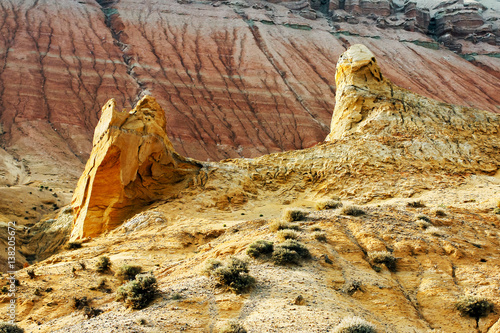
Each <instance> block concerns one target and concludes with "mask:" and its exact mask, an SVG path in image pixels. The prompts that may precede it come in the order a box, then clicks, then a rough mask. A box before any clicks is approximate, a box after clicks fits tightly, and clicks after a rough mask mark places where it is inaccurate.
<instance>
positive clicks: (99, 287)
mask: <svg viewBox="0 0 500 333" xmlns="http://www.w3.org/2000/svg"><path fill="white" fill-rule="evenodd" d="M106 283H107V280H106V278H100V279H99V280H98V281H97V284H96V285H95V286H92V287H90V288H89V289H90V290H99V291H102V292H105V293H109V292H111V289H109V288H108V287H107V286H106Z"/></svg>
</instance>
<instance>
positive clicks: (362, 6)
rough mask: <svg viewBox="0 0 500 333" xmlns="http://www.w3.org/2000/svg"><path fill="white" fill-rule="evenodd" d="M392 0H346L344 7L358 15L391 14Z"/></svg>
mask: <svg viewBox="0 0 500 333" xmlns="http://www.w3.org/2000/svg"><path fill="white" fill-rule="evenodd" d="M392 5H393V4H392V0H346V1H345V4H344V9H345V10H346V11H347V12H350V13H353V14H357V15H369V14H374V15H377V16H389V15H391V13H392V11H391V6H392Z"/></svg>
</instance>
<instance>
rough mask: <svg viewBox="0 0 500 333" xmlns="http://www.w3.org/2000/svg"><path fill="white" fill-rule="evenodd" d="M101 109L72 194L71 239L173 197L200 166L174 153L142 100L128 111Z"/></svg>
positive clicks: (159, 118)
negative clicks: (90, 150) (73, 214)
mask: <svg viewBox="0 0 500 333" xmlns="http://www.w3.org/2000/svg"><path fill="white" fill-rule="evenodd" d="M115 106H116V104H115V101H114V99H111V100H109V101H108V102H107V103H106V105H105V106H104V107H103V109H102V115H101V119H100V120H99V123H98V124H97V127H96V129H95V133H94V140H93V148H92V152H91V155H90V158H89V160H88V161H87V165H86V167H85V171H84V172H83V174H82V176H81V177H80V180H79V181H78V185H77V187H76V190H75V192H74V195H73V200H72V207H73V209H74V211H75V220H74V226H73V231H72V234H71V239H77V238H83V237H89V236H96V235H99V234H101V233H103V232H105V231H108V230H111V229H113V228H115V227H116V226H117V225H119V224H121V223H122V222H123V220H124V219H126V218H128V217H130V216H131V215H132V214H134V213H137V212H138V211H140V210H141V208H143V207H144V206H145V205H147V204H149V203H152V202H154V201H156V200H159V199H168V198H171V197H174V196H175V195H176V194H177V193H178V192H179V191H180V190H182V189H184V188H185V187H187V185H188V184H189V182H190V181H191V180H192V178H193V176H194V175H195V174H196V173H197V172H198V170H199V169H200V166H199V164H198V163H197V162H195V161H193V160H189V159H186V158H184V157H182V156H180V155H178V154H177V153H176V152H175V151H174V148H173V146H172V143H171V142H170V140H169V138H168V137H167V134H166V132H165V128H166V120H165V114H164V111H163V110H162V108H161V107H160V105H159V104H158V103H157V102H156V101H155V99H154V98H153V97H150V96H145V97H144V98H142V99H141V100H140V101H139V102H138V103H137V105H136V107H135V108H134V109H133V110H132V111H130V112H126V111H122V112H119V111H117V110H116V109H115Z"/></svg>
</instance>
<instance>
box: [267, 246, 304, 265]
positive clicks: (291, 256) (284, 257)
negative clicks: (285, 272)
mask: <svg viewBox="0 0 500 333" xmlns="http://www.w3.org/2000/svg"><path fill="white" fill-rule="evenodd" d="M272 259H273V262H274V263H275V264H276V265H286V264H295V265H296V264H298V263H299V261H300V256H299V254H298V253H297V252H295V251H291V250H288V249H285V248H283V247H276V249H274V252H273V257H272Z"/></svg>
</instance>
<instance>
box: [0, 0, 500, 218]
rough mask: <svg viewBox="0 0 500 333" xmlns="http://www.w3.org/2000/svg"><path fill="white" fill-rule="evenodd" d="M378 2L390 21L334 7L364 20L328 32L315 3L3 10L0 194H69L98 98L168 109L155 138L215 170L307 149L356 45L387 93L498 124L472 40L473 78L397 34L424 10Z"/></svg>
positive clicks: (19, 5) (323, 129) (492, 89)
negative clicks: (346, 55) (364, 50)
mask: <svg viewBox="0 0 500 333" xmlns="http://www.w3.org/2000/svg"><path fill="white" fill-rule="evenodd" d="M331 3H332V4H333V5H335V2H334V1H332V2H331ZM381 3H383V4H384V6H383V7H380V8H385V10H387V6H388V5H387V4H389V5H390V6H392V7H391V8H392V9H391V10H392V11H394V13H393V12H391V15H390V16H389V17H381V16H382V14H383V13H380V15H378V14H376V15H375V14H374V13H371V11H372V9H373V8H375V7H374V5H375V4H378V2H370V1H350V2H347V1H341V2H337V4H338V5H339V6H340V4H342V6H341V7H342V8H344V6H345V5H346V4H351V5H352V6H354V7H352V8H357V7H356V6H361V7H362V8H365V9H363V10H362V14H359V15H358V14H356V15H355V14H353V13H350V12H346V11H345V10H337V9H334V10H333V11H334V12H335V13H336V14H335V15H337V14H338V13H343V14H342V15H344V14H345V15H346V16H349V18H350V20H354V21H356V22H359V23H358V24H349V23H346V22H340V23H339V24H338V25H336V26H334V27H332V26H331V25H330V24H329V21H328V20H326V19H325V18H323V17H321V16H320V15H316V14H315V13H314V12H313V11H311V10H310V9H309V7H308V6H309V5H311V6H313V7H314V8H318V10H320V8H321V6H322V5H324V2H322V1H296V2H286V3H283V4H273V3H267V2H266V3H255V4H254V3H250V2H245V1H238V2H214V3H213V5H214V6H212V3H205V2H198V1H185V2H182V3H179V2H177V1H174V0H167V1H156V0H153V1H148V2H146V3H145V2H144V1H134V0H122V1H119V2H117V1H97V2H95V1H90V0H89V1H65V2H53V1H47V0H40V1H35V0H27V1H20V0H6V1H3V2H2V6H1V7H0V12H1V14H2V15H0V29H1V30H0V123H1V126H0V146H1V148H2V149H3V150H2V153H1V154H2V156H5V159H4V160H3V161H5V162H3V163H0V168H1V170H0V177H1V179H0V183H1V184H5V185H9V186H13V185H23V184H35V185H39V184H40V183H46V182H51V183H53V184H55V183H59V184H61V186H64V188H65V189H70V188H73V187H74V182H75V181H76V180H77V179H78V176H79V175H80V174H81V171H82V170H83V168H84V163H85V161H86V160H87V158H88V156H89V153H90V151H91V149H92V133H93V128H94V127H95V126H96V124H97V122H98V119H99V116H100V106H101V105H103V104H104V103H105V102H106V101H107V99H108V98H109V96H114V97H115V100H116V103H117V108H118V109H121V108H123V107H128V108H130V107H133V105H134V104H135V102H136V101H137V100H138V99H140V98H141V97H142V96H144V94H151V95H154V96H155V97H156V98H157V99H158V101H159V103H160V104H161V105H163V106H164V107H165V108H166V109H168V110H170V112H169V113H168V114H167V115H166V116H167V119H168V122H169V124H171V125H170V126H169V128H168V135H169V137H170V138H171V140H172V144H173V146H174V147H175V149H176V151H178V152H179V153H180V154H182V155H184V156H191V157H193V158H197V159H200V160H211V161H214V160H221V159H224V158H236V157H256V156H261V155H263V154H267V153H275V152H281V151H286V150H294V149H302V148H306V147H311V146H313V145H315V144H317V143H318V142H321V141H322V140H323V138H324V137H325V136H326V135H327V134H328V133H329V126H328V125H329V123H330V120H331V111H332V109H333V107H334V96H335V84H334V78H333V75H332V73H333V72H334V70H335V60H336V59H337V58H338V56H339V55H340V54H341V53H342V52H343V51H344V50H345V48H346V47H348V46H349V45H353V44H356V43H363V44H366V45H369V47H370V49H372V52H373V53H374V54H375V55H376V56H378V57H385V58H386V57H393V58H394V60H393V61H392V62H387V63H385V64H384V65H383V66H382V67H383V68H382V69H383V70H384V73H385V76H386V77H387V78H389V79H391V80H392V81H393V82H395V83H396V84H398V85H400V86H403V87H405V88H411V89H412V90H413V91H415V92H418V93H420V94H423V95H425V96H427V97H432V98H436V99H438V100H440V101H443V102H449V103H455V104H460V105H466V106H474V107H478V108H481V109H485V110H489V111H493V112H498V110H499V107H498V105H500V97H499V96H498V94H497V91H498V86H499V85H500V81H499V78H498V74H497V71H498V70H497V68H499V67H500V64H499V63H500V60H499V59H498V58H495V57H494V55H495V54H498V53H500V52H499V51H498V48H496V46H493V45H489V44H488V46H489V47H491V48H489V49H480V50H479V48H480V46H481V45H482V44H484V43H481V42H478V43H477V44H473V41H474V40H473V39H471V41H470V42H468V43H470V44H471V46H470V47H467V48H466V47H465V46H464V47H463V49H464V52H466V53H478V54H483V55H484V56H475V55H474V56H471V57H476V59H477V61H476V62H474V64H479V63H480V67H479V66H474V65H473V64H472V63H470V62H468V61H467V60H465V59H461V58H460V57H457V56H456V55H455V54H454V53H453V52H449V51H448V50H446V49H444V48H443V47H442V46H439V45H438V44H437V43H436V42H435V41H434V40H433V39H430V38H429V37H428V36H426V35H424V34H422V33H417V32H415V33H411V32H410V31H406V30H404V29H408V30H414V31H424V30H425V29H426V28H427V27H426V22H427V17H426V16H425V15H423V14H422V17H421V18H420V19H419V17H420V16H419V15H420V14H419V13H423V12H425V8H423V7H425V6H427V7H429V6H430V5H429V4H425V6H424V5H422V4H420V2H418V3H417V6H416V7H411V6H410V5H409V4H407V5H405V6H396V5H394V1H383V2H381ZM285 4H288V5H291V6H290V10H291V12H290V10H289V9H288V8H287V7H285V6H284V5H285ZM292 5H293V6H292ZM333 5H332V6H333ZM361 7H360V8H361ZM405 8H406V9H405ZM304 9H306V10H305V11H303V10H304ZM353 10H354V9H353ZM375 10H376V9H373V11H375ZM368 12H370V13H368ZM435 12H436V10H432V12H431V13H432V15H434V14H435ZM363 13H364V14H363ZM485 13H486V12H484V13H481V15H483V19H484V20H485V22H486V24H492V25H494V24H496V23H495V22H496V21H493V20H494V19H495V17H496V16H495V15H494V14H495V13H486V14H485ZM370 14H374V15H370ZM339 15H340V14H339ZM383 15H385V14H383ZM486 15H489V16H488V17H486ZM303 16H306V17H308V18H305V17H303ZM355 16H356V17H355ZM316 17H317V19H316V20H311V19H310V18H316ZM379 19H380V21H378V20H379ZM393 19H394V20H395V21H393ZM488 19H491V20H492V21H488ZM408 20H409V21H408ZM350 22H351V21H350ZM377 22H379V24H378V26H379V27H385V29H379V28H376V27H375V25H377ZM418 22H421V23H418ZM433 22H434V21H433ZM392 26H393V27H394V29H387V28H388V27H392ZM494 33H495V31H494V29H493V34H494ZM450 36H451V38H452V43H453V42H455V39H456V37H454V36H452V35H450ZM481 36H483V35H481ZM481 36H478V38H479V40H481V38H482V37H481ZM466 37H467V36H466ZM466 37H464V38H466ZM471 38H472V37H471ZM440 47H441V49H440V50H436V48H440ZM432 48H434V49H432ZM460 49H462V48H460ZM465 50H467V51H465ZM486 54H490V55H491V56H487V55H486ZM395 55H404V56H403V57H395ZM479 57H488V59H486V60H484V61H483V60H481V61H479V60H480V59H479ZM483 68H486V69H487V70H486V71H485V70H483ZM437 73H439V74H437ZM54 165H57V167H54ZM18 176H19V177H18ZM2 190H4V189H2ZM5 190H6V191H8V189H6V188H5ZM0 200H2V199H1V198H0ZM26 208H28V207H22V209H20V212H25V211H26V210H27V209H26Z"/></svg>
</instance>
